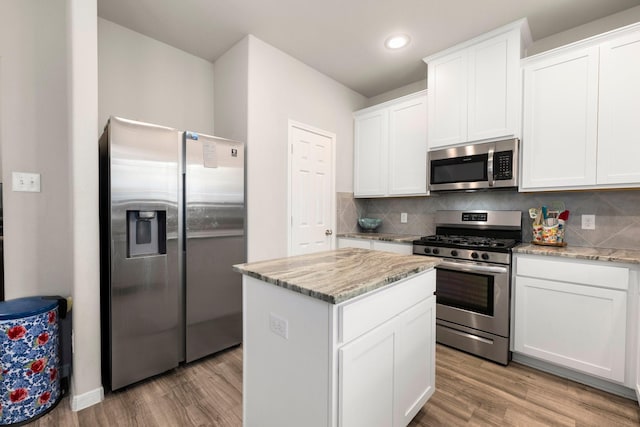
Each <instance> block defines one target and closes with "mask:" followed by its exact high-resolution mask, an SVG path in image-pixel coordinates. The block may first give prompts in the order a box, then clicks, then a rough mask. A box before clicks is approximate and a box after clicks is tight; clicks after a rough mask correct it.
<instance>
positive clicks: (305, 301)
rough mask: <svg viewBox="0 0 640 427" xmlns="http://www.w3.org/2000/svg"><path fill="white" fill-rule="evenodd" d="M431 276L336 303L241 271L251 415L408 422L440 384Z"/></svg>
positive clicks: (350, 425)
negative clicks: (275, 323) (279, 325)
mask: <svg viewBox="0 0 640 427" xmlns="http://www.w3.org/2000/svg"><path fill="white" fill-rule="evenodd" d="M435 276H436V273H435V270H433V269H431V270H429V271H425V272H422V273H418V274H416V275H413V276H411V277H409V278H407V279H404V280H402V281H400V282H397V283H395V284H392V285H390V286H387V287H385V288H383V289H380V290H378V291H373V292H370V293H369V294H365V295H363V296H361V297H357V298H355V299H353V300H350V301H347V302H345V303H342V304H337V305H334V304H329V303H326V302H323V301H320V300H317V299H313V298H310V297H308V296H305V295H302V294H299V293H296V292H292V291H289V290H285V289H282V288H279V287H277V286H273V285H270V284H266V283H264V282H261V281H259V280H257V279H254V278H252V277H248V276H244V279H243V280H244V282H243V292H244V296H243V298H244V301H245V305H244V331H245V336H244V344H243V346H244V384H243V389H244V392H243V393H244V396H243V399H244V408H243V409H244V420H245V425H246V426H267V425H269V426H271V425H274V426H275V425H277V426H279V427H288V426H291V427H294V426H295V427H298V426H302V425H304V426H330V427H360V426H362V427H376V426H379V427H405V426H407V425H408V424H409V423H410V421H411V419H412V418H413V417H414V416H415V415H416V414H417V413H418V411H419V410H420V408H422V406H423V405H424V404H425V403H426V402H427V400H428V399H429V398H430V397H431V396H432V395H433V393H434V391H435V306H436V301H435V300H436V298H435V296H434V292H435V280H436V277H435ZM274 316H276V317H275V318H276V319H279V321H280V322H284V324H285V325H286V326H285V329H286V330H287V333H285V334H284V335H283V334H280V333H279V332H274V330H273V329H272V327H271V326H270V320H269V319H271V318H274Z"/></svg>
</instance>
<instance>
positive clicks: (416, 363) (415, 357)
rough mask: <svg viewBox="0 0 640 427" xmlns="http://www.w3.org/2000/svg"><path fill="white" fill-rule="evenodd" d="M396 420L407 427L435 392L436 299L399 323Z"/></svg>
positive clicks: (426, 303)
mask: <svg viewBox="0 0 640 427" xmlns="http://www.w3.org/2000/svg"><path fill="white" fill-rule="evenodd" d="M398 330H399V333H398V344H399V345H398V364H397V371H396V377H397V379H398V380H397V382H396V420H395V423H394V425H396V426H406V425H408V424H409V422H410V421H411V420H412V419H413V417H415V415H416V414H417V413H418V411H419V410H420V408H422V406H423V405H424V404H425V403H426V401H427V400H429V398H430V397H431V396H432V395H433V393H434V391H435V375H436V363H435V362H436V347H435V333H436V299H435V297H433V296H432V297H430V298H427V299H426V300H423V301H422V302H420V303H419V304H417V305H415V306H413V307H412V308H410V309H409V310H407V311H406V312H405V313H403V314H402V315H400V317H399V319H398Z"/></svg>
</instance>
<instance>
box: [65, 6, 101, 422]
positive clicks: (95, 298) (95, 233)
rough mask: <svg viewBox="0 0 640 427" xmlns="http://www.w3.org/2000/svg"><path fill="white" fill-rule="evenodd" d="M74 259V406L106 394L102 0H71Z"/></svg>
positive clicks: (77, 407)
mask: <svg viewBox="0 0 640 427" xmlns="http://www.w3.org/2000/svg"><path fill="white" fill-rule="evenodd" d="M66 6H67V13H68V15H67V30H66V31H67V43H68V45H67V52H68V56H67V61H68V62H67V64H68V66H67V78H68V80H67V81H68V94H69V102H68V116H69V117H68V120H67V123H68V129H69V143H70V153H69V165H70V172H71V176H70V179H69V182H70V184H71V185H70V187H71V190H72V191H71V197H70V199H71V200H70V201H71V203H70V207H69V209H70V210H71V212H69V217H70V219H71V221H72V237H71V241H72V243H73V244H72V258H73V270H72V273H73V301H74V305H73V306H74V309H73V341H74V352H73V377H72V381H71V394H72V396H71V407H72V409H73V410H76V411H77V410H81V409H84V408H86V407H87V406H91V405H93V404H95V403H98V402H100V401H101V400H102V398H103V390H102V385H101V384H102V380H101V375H100V274H99V268H100V259H99V249H98V245H99V229H98V222H99V221H98V174H97V170H98V152H97V149H96V148H97V143H96V142H97V140H98V131H97V128H98V50H97V43H98V24H97V14H98V5H97V0H66Z"/></svg>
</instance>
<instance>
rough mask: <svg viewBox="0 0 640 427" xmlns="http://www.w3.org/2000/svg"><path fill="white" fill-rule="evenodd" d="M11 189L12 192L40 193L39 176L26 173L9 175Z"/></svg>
mask: <svg viewBox="0 0 640 427" xmlns="http://www.w3.org/2000/svg"><path fill="white" fill-rule="evenodd" d="M11 189H12V190H13V191H28V192H32V193H39V192H40V174H39V173H27V172H12V173H11Z"/></svg>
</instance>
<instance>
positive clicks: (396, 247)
mask: <svg viewBox="0 0 640 427" xmlns="http://www.w3.org/2000/svg"><path fill="white" fill-rule="evenodd" d="M371 249H374V250H376V251H386V252H394V253H396V254H402V255H411V254H412V253H413V245H411V244H408V243H406V244H405V243H391V242H381V241H377V240H374V241H373V244H372V247H371Z"/></svg>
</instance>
